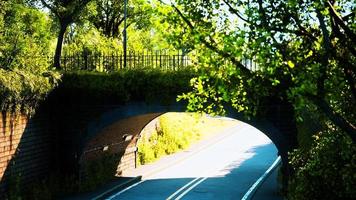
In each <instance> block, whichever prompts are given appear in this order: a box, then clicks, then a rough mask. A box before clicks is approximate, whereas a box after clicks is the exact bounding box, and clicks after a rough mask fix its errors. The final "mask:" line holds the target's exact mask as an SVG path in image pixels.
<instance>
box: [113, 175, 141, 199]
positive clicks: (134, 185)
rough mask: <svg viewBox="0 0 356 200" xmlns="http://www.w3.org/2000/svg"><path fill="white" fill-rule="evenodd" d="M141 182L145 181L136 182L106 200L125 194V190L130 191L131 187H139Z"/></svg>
mask: <svg viewBox="0 0 356 200" xmlns="http://www.w3.org/2000/svg"><path fill="white" fill-rule="evenodd" d="M143 182H145V180H142V181H139V182H137V183H135V184H133V185H131V186H129V187H127V188H125V189H123V190H121V191H120V192H117V193H116V194H115V195H112V196H110V197H108V198H107V199H106V200H111V199H114V198H115V197H117V196H119V195H120V194H122V193H124V192H126V191H127V190H129V189H131V188H133V187H136V186H137V185H139V184H141V183H143Z"/></svg>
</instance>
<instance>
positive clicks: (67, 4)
mask: <svg viewBox="0 0 356 200" xmlns="http://www.w3.org/2000/svg"><path fill="white" fill-rule="evenodd" d="M90 1H91V0H41V3H42V4H43V6H44V7H46V8H48V9H49V10H50V11H51V12H52V13H53V14H54V16H55V17H56V18H57V19H58V22H59V33H58V39H57V46H56V51H55V55H54V67H56V68H57V69H60V57H61V54H62V45H63V38H64V34H65V32H66V30H67V28H68V26H69V25H70V24H72V23H73V22H74V21H76V20H77V19H78V17H79V16H80V14H81V12H82V11H83V9H84V8H85V7H86V6H87V4H88V3H89V2H90Z"/></svg>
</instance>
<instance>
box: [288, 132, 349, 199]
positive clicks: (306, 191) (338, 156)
mask: <svg viewBox="0 0 356 200" xmlns="http://www.w3.org/2000/svg"><path fill="white" fill-rule="evenodd" d="M290 164H291V165H292V167H293V169H294V170H295V175H294V177H292V179H291V180H290V183H289V188H288V189H289V193H288V199H289V200H304V199H305V200H310V199H323V200H328V199H330V200H331V199H355V198H356V190H355V188H354V187H355V183H356V182H355V180H356V174H355V171H356V147H355V145H354V144H353V143H352V140H351V139H350V138H349V137H347V136H346V135H345V134H344V133H342V132H341V131H340V130H339V129H337V128H336V127H333V126H329V127H328V129H327V130H324V131H322V132H320V133H319V134H318V135H316V136H315V137H314V144H313V146H312V148H311V149H310V150H308V151H303V150H301V149H299V150H295V151H294V152H293V153H291V154H290Z"/></svg>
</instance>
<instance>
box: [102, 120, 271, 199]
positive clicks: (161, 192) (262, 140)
mask: <svg viewBox="0 0 356 200" xmlns="http://www.w3.org/2000/svg"><path fill="white" fill-rule="evenodd" d="M221 134H224V137H219V136H217V137H216V139H215V138H212V139H210V140H213V142H212V143H210V145H208V146H207V147H205V148H204V149H199V150H197V149H194V148H192V149H189V150H188V152H190V154H189V157H188V158H186V159H183V160H181V161H179V162H177V163H175V164H174V165H173V166H170V167H168V168H165V169H163V170H161V171H159V172H156V173H154V174H152V175H150V176H149V177H146V178H145V179H144V180H142V181H141V182H138V183H136V184H134V185H132V186H130V187H129V188H126V189H124V190H122V191H119V192H117V193H116V194H113V195H112V196H111V197H109V198H108V199H110V200H118V199H127V200H136V199H144V200H151V199H152V200H153V199H154V200H159V199H177V200H178V199H194V200H199V199H204V200H205V199H207V200H208V199H219V200H223V199H241V198H242V197H243V196H244V194H245V193H246V192H247V191H248V189H249V188H250V187H251V185H253V184H254V182H255V181H256V180H257V179H258V178H259V177H260V176H261V175H262V174H263V173H264V172H265V171H266V170H267V169H268V168H269V167H270V166H271V165H272V163H273V162H274V161H275V159H276V158H277V149H276V147H275V146H274V144H273V143H272V142H271V141H270V140H269V139H268V138H267V137H266V136H265V135H264V134H263V133H261V132H260V131H258V130H257V129H255V128H253V127H251V126H249V125H247V124H243V123H240V124H239V125H237V126H235V127H233V128H230V129H227V130H226V131H225V132H224V133H221ZM221 134H220V135H221ZM194 151H196V152H194ZM153 167H155V166H154V164H153ZM157 167H158V166H157Z"/></svg>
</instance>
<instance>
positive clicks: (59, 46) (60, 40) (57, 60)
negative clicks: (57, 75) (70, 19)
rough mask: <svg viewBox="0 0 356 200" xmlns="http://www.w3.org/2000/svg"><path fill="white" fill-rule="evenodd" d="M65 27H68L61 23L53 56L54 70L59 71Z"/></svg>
mask: <svg viewBox="0 0 356 200" xmlns="http://www.w3.org/2000/svg"><path fill="white" fill-rule="evenodd" d="M67 27H68V24H67V23H61V28H60V31H59V34H58V40H57V46H56V52H55V54H54V67H55V68H56V69H61V55H62V46H63V39H64V33H65V32H66V30H67Z"/></svg>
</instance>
